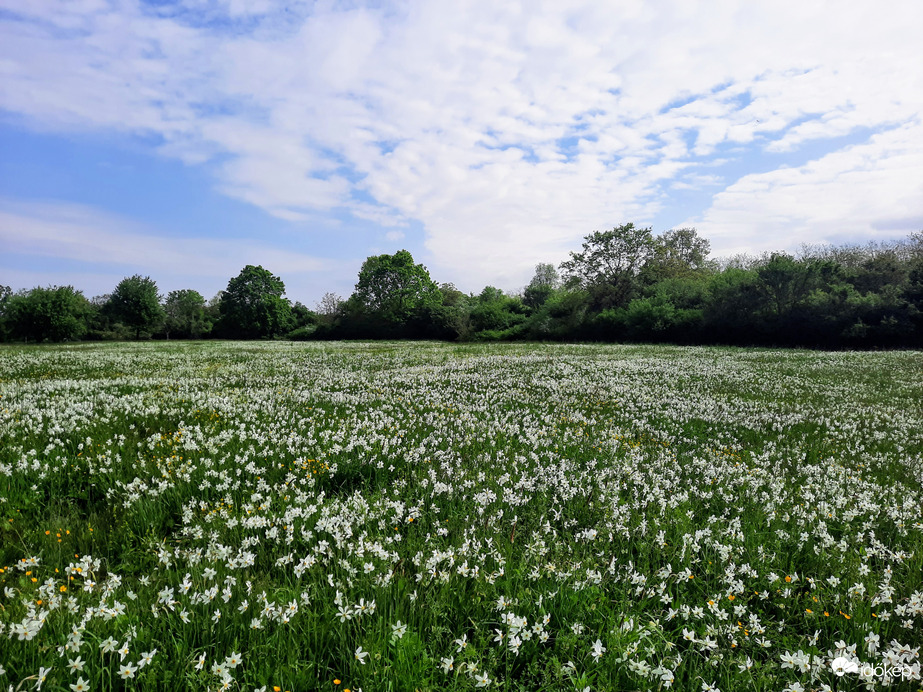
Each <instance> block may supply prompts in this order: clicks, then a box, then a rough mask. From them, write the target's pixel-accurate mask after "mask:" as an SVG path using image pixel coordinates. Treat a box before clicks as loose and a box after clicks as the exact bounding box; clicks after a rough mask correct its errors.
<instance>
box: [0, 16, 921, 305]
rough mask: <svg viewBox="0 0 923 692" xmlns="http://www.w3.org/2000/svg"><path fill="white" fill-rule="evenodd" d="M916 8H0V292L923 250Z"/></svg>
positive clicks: (514, 272)
mask: <svg viewBox="0 0 923 692" xmlns="http://www.w3.org/2000/svg"><path fill="white" fill-rule="evenodd" d="M921 36H923V3H920V2H919V0H907V1H904V0H889V1H888V2H885V3H871V2H814V1H812V0H794V1H791V2H790V1H789V0H769V1H767V2H762V1H760V0H707V1H703V2H696V1H694V0H679V1H677V2H666V1H663V2H661V1H657V0H604V1H600V2H579V1H577V0H574V1H568V0H556V1H554V2H543V1H541V0H523V1H522V2H514V1H506V0H467V1H466V0H452V1H451V2H450V1H448V0H446V1H443V0H407V1H403V2H392V1H391V0H369V1H368V2H362V1H361V0H355V1H346V2H325V1H322V0H318V1H317V2H291V1H289V2H273V1H272V0H177V1H175V2H170V1H168V0H148V1H147V2H140V1H138V0H27V1H24V0H0V284H6V285H10V286H12V287H13V288H14V289H17V288H27V287H31V286H34V285H39V284H41V285H47V284H67V283H69V284H72V285H74V286H75V287H77V288H79V289H82V290H83V291H84V292H85V293H86V294H87V295H88V296H92V295H98V294H102V293H108V292H110V291H111V290H112V288H113V287H114V286H115V284H116V283H117V282H118V281H119V280H120V279H121V278H122V277H124V276H127V275H131V274H135V273H141V274H144V275H150V276H151V277H152V278H154V279H156V280H157V282H158V284H159V285H160V288H161V290H163V291H168V290H173V289H178V288H195V289H197V290H199V291H201V292H202V293H203V294H205V295H206V297H210V296H212V295H214V294H215V293H216V292H217V291H218V290H220V289H222V288H224V286H226V284H227V281H228V279H230V278H231V277H232V276H235V275H236V274H237V273H238V272H239V271H240V269H241V268H242V267H243V266H244V265H245V264H262V265H263V266H264V267H266V268H267V269H270V270H271V271H273V273H276V274H278V275H280V276H281V277H282V278H283V279H284V280H285V282H286V286H287V287H288V295H289V296H290V297H291V298H292V299H294V300H301V301H302V302H304V303H306V304H308V305H312V304H313V303H314V301H316V300H318V299H319V298H320V297H321V295H322V294H323V293H324V292H326V291H335V292H338V293H340V294H342V295H348V294H349V293H350V292H351V291H352V287H353V284H354V283H355V279H356V274H357V272H358V269H359V266H360V265H361V263H362V261H363V260H364V259H365V258H366V257H367V256H369V255H372V254H380V253H385V252H387V253H392V252H395V251H397V250H399V249H401V248H406V249H408V250H410V251H411V252H412V253H413V255H414V257H415V258H416V259H417V261H419V262H423V263H424V264H426V265H427V267H428V268H429V270H430V273H431V274H432V276H433V278H434V279H435V280H437V281H439V282H442V281H451V282H454V283H455V284H456V285H457V286H458V287H459V288H461V289H462V290H465V291H480V290H481V288H483V286H484V285H486V284H492V285H495V286H499V287H501V288H504V289H507V290H515V289H518V288H520V287H521V286H523V285H524V284H525V283H527V282H528V280H529V278H530V276H531V274H532V269H533V267H534V265H535V264H536V263H537V262H554V263H557V262H560V261H561V260H563V259H566V257H567V253H568V252H569V251H570V250H576V249H578V248H579V246H580V241H581V239H582V238H583V236H585V235H586V234H587V233H589V232H591V231H594V230H604V229H607V228H611V227H613V226H615V225H618V224H621V223H624V222H628V221H632V222H634V223H635V224H637V225H644V226H652V227H653V229H654V231H655V233H656V232H661V231H664V230H667V229H669V228H675V227H681V226H695V227H696V228H697V229H698V230H699V232H700V234H702V235H704V236H705V237H707V238H709V239H710V240H711V242H712V248H713V251H714V254H716V255H719V256H720V255H730V254H735V253H739V252H749V253H759V252H762V251H765V250H780V249H788V250H796V249H797V248H798V247H799V245H800V244H801V243H804V242H809V243H821V242H833V243H844V242H864V241H866V240H870V239H875V240H884V239H890V238H900V237H904V236H906V235H907V234H908V233H910V232H911V231H916V230H921V229H923V116H921V114H923V40H921Z"/></svg>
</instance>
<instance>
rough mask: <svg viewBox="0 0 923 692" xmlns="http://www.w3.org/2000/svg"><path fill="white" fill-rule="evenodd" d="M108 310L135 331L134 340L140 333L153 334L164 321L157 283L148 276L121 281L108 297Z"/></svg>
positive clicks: (139, 336) (136, 275)
mask: <svg viewBox="0 0 923 692" xmlns="http://www.w3.org/2000/svg"><path fill="white" fill-rule="evenodd" d="M109 309H110V310H111V311H112V314H113V315H114V316H115V317H116V319H118V320H119V321H120V322H122V323H123V324H124V325H125V326H127V327H130V328H131V329H134V330H135V338H136V339H140V338H141V333H142V332H153V331H155V330H156V329H157V328H158V327H160V325H161V323H162V322H163V320H164V316H165V315H164V311H163V308H162V307H161V305H160V294H159V293H158V292H157V283H156V282H155V281H154V280H153V279H152V278H151V277H149V276H141V275H140V274H135V275H134V276H130V277H127V278H125V279H122V280H121V281H120V282H119V284H118V286H116V287H115V290H114V291H113V292H112V295H111V296H110V297H109Z"/></svg>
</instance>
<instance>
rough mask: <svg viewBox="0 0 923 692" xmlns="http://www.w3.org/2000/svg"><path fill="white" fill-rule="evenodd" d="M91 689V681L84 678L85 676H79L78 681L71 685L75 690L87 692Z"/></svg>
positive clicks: (76, 691)
mask: <svg viewBox="0 0 923 692" xmlns="http://www.w3.org/2000/svg"><path fill="white" fill-rule="evenodd" d="M89 689H90V683H88V682H87V681H86V680H84V679H83V677H82V676H81V677H79V678H77V682H75V683H73V684H72V685H71V690H73V692H87V691H88V690H89Z"/></svg>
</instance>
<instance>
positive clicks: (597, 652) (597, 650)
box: [591, 639, 607, 661]
mask: <svg viewBox="0 0 923 692" xmlns="http://www.w3.org/2000/svg"><path fill="white" fill-rule="evenodd" d="M606 651H607V649H606V647H604V646H603V643H602V642H601V641H600V640H599V639H597V640H596V641H595V642H593V651H592V652H591V655H592V656H593V659H594V660H596V661H598V660H599V659H600V658H601V657H602V655H603V654H604V653H606Z"/></svg>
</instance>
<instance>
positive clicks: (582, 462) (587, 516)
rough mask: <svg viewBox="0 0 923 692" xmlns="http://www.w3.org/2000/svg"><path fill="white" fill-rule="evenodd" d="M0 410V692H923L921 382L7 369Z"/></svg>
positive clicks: (324, 355)
mask: <svg viewBox="0 0 923 692" xmlns="http://www.w3.org/2000/svg"><path fill="white" fill-rule="evenodd" d="M0 395H2V398H0V517H2V528H0V567H2V570H0V589H2V593H0V669H2V671H3V673H2V676H0V685H2V687H3V688H4V689H5V688H6V687H7V685H11V686H12V688H13V689H17V687H19V688H21V689H32V688H33V687H39V686H40V689H42V690H85V689H89V690H117V689H165V690H179V689H190V690H206V689H207V690H215V689H231V690H238V689H239V690H248V691H249V690H254V689H264V690H290V691H291V692H295V691H296V690H312V689H318V690H326V691H329V692H334V691H336V692H342V691H343V690H346V689H349V690H353V692H355V691H356V690H358V689H362V690H364V691H365V692H375V691H378V690H443V689H449V690H468V689H476V688H489V689H500V690H568V689H576V690H584V689H590V690H594V691H595V690H659V689H667V688H670V687H672V688H673V689H679V690H697V691H698V690H712V689H720V690H723V691H724V692H727V691H729V690H767V691H769V690H838V691H839V690H859V689H866V688H869V689H873V688H876V687H877V688H880V689H895V690H918V689H921V682H920V660H921V659H920V646H921V645H923V490H921V487H923V355H921V354H920V353H919V352H916V353H914V352H892V353H818V352H804V351H768V350H746V349H719V348H675V347H652V346H638V347H625V346H562V345H548V346H545V345H497V346H459V345H452V344H428V343H401V344H389V343H385V344H381V343H379V344H359V343H350V344H291V343H247V344H237V343H233V344H224V343H176V344H169V343H159V344H108V345H89V346H83V345H78V346H68V347H38V348H4V349H2V350H0ZM835 658H845V659H847V660H849V661H853V662H856V663H857V664H859V666H861V667H860V669H859V671H858V672H853V671H850V672H847V673H845V674H844V675H842V676H838V675H837V674H836V672H835V671H834V670H833V669H832V667H831V661H832V660H833V659H835ZM876 667H877V668H876Z"/></svg>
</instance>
